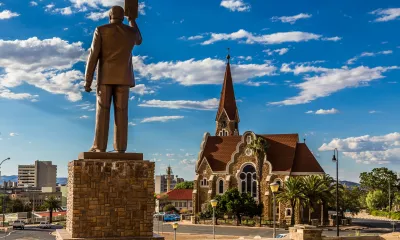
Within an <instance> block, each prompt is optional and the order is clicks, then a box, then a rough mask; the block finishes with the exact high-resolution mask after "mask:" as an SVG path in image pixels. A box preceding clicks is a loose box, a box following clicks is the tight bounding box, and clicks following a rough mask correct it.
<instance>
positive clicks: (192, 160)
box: [180, 159, 196, 165]
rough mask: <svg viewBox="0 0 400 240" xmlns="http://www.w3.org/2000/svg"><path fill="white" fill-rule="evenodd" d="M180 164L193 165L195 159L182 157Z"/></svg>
mask: <svg viewBox="0 0 400 240" xmlns="http://www.w3.org/2000/svg"><path fill="white" fill-rule="evenodd" d="M180 164H184V165H195V164H196V159H183V160H182V161H180Z"/></svg>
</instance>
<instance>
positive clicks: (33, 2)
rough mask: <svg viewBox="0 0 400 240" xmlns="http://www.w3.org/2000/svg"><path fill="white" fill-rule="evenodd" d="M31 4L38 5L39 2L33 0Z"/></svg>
mask: <svg viewBox="0 0 400 240" xmlns="http://www.w3.org/2000/svg"><path fill="white" fill-rule="evenodd" d="M30 5H31V6H37V5H38V3H37V2H35V1H31V2H30Z"/></svg>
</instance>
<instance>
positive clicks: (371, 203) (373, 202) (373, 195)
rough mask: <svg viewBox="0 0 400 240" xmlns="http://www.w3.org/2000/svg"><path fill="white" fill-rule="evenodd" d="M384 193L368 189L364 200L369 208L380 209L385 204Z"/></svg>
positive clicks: (385, 197)
mask: <svg viewBox="0 0 400 240" xmlns="http://www.w3.org/2000/svg"><path fill="white" fill-rule="evenodd" d="M386 199H387V196H386V194H384V193H383V191H382V190H375V191H370V192H369V193H368V194H367V198H366V199H365V201H366V202H367V206H368V208H369V209H370V210H377V209H382V208H384V207H385V206H386Z"/></svg>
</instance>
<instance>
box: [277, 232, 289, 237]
mask: <svg viewBox="0 0 400 240" xmlns="http://www.w3.org/2000/svg"><path fill="white" fill-rule="evenodd" d="M287 236H288V235H287V234H285V233H282V234H278V235H276V237H275V238H286V237H287Z"/></svg>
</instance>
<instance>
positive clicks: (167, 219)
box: [164, 214, 181, 222]
mask: <svg viewBox="0 0 400 240" xmlns="http://www.w3.org/2000/svg"><path fill="white" fill-rule="evenodd" d="M180 220H181V217H180V216H179V215H178V214H165V216H164V221H165V222H175V221H180Z"/></svg>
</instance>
